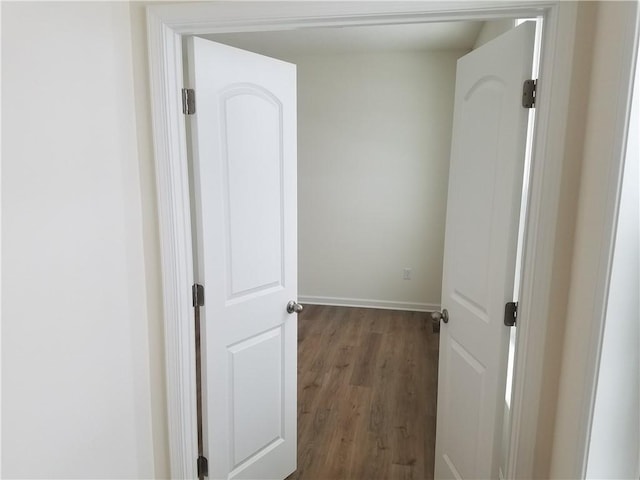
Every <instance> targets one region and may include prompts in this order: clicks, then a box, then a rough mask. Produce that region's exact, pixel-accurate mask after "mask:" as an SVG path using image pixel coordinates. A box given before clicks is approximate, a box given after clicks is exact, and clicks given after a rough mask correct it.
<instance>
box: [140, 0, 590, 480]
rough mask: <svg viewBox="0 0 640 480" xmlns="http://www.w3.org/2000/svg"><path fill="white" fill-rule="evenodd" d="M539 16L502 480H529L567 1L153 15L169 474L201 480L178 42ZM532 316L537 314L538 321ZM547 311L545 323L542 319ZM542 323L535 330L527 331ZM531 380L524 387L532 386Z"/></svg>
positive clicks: (237, 5) (566, 59)
mask: <svg viewBox="0 0 640 480" xmlns="http://www.w3.org/2000/svg"><path fill="white" fill-rule="evenodd" d="M538 15H541V16H543V17H544V21H545V28H544V33H543V39H542V55H541V63H540V75H541V77H542V78H543V81H541V82H539V85H538V89H539V90H538V92H539V94H538V97H537V100H538V104H537V109H538V112H537V121H536V122H537V126H536V132H535V139H534V150H533V158H532V164H531V186H530V200H529V211H528V218H527V228H526V231H525V250H524V256H523V271H524V275H523V279H522V292H521V296H520V305H521V309H520V311H519V327H518V328H519V332H518V338H517V348H516V363H515V368H514V375H515V380H514V400H513V403H512V412H513V413H512V422H511V425H510V430H511V431H510V442H509V445H510V446H509V449H510V450H509V458H508V464H507V472H506V476H507V478H531V477H532V476H533V464H534V448H535V445H536V436H537V423H538V411H539V406H540V394H541V388H542V369H543V360H544V347H545V338H546V329H547V322H548V321H549V319H548V315H546V314H545V313H546V312H548V311H549V308H550V287H549V286H550V284H551V280H552V264H553V253H554V238H555V230H556V221H557V216H558V210H559V208H558V207H559V197H560V179H561V174H562V167H563V155H564V149H565V140H566V129H567V120H568V113H569V110H568V103H569V102H568V100H569V89H570V86H571V85H570V82H571V68H572V59H573V51H574V37H575V35H574V33H575V26H576V15H577V6H576V5H575V4H574V2H571V3H569V2H567V3H565V4H563V2H561V1H554V2H550V1H544V0H542V1H526V0H521V1H518V0H510V1H507V2H505V1H485V2H475V1H470V2H454V3H446V2H427V1H413V2H376V1H362V2H269V1H266V2H207V3H198V4H169V5H167V4H160V5H152V6H148V7H147V34H148V43H149V44H148V48H149V65H150V87H151V105H152V125H153V142H154V154H155V165H156V182H157V190H158V210H159V223H160V254H161V262H162V281H163V287H162V288H163V302H164V303H163V305H164V329H165V349H166V362H165V368H166V375H167V407H168V433H169V451H170V465H171V475H172V477H173V478H195V476H196V458H197V446H196V438H197V434H196V432H197V426H196V395H195V384H196V382H195V372H194V369H193V365H194V364H195V348H194V342H195V333H194V327H193V322H194V318H193V315H194V314H193V308H192V305H191V284H192V283H193V279H194V275H193V256H192V255H193V252H192V242H191V232H192V230H191V219H190V195H189V177H188V166H187V165H188V164H187V147H186V146H187V136H186V132H185V124H184V118H183V116H182V106H181V98H180V89H181V88H182V87H183V77H182V72H183V69H182V66H183V65H182V61H183V59H182V36H183V35H191V34H199V33H222V32H241V31H266V30H286V29H294V28H305V27H318V26H337V25H341V26H347V25H365V24H392V23H396V24H397V23H416V22H428V21H445V20H478V19H480V20H485V19H493V18H500V17H525V16H538ZM534 312H535V313H536V314H535V315H534ZM541 312H542V313H541ZM533 319H535V324H536V327H535V328H532V327H531V325H532V321H531V320H533ZM525 379H526V381H525Z"/></svg>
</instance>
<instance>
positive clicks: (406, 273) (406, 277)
mask: <svg viewBox="0 0 640 480" xmlns="http://www.w3.org/2000/svg"><path fill="white" fill-rule="evenodd" d="M402 279H403V280H411V269H410V268H405V269H404V270H403V271H402Z"/></svg>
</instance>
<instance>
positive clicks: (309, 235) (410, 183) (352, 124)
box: [288, 51, 465, 308]
mask: <svg viewBox="0 0 640 480" xmlns="http://www.w3.org/2000/svg"><path fill="white" fill-rule="evenodd" d="M464 53H465V52H460V51H455V52H438V53H421V52H396V53H358V54H341V55H312V56H308V57H298V58H295V59H290V58H289V59H288V60H290V61H291V60H293V61H294V62H295V63H297V65H298V79H299V80H298V88H299V91H298V104H299V113H298V118H299V138H298V141H299V144H298V172H299V173H298V190H299V193H298V199H299V201H298V203H299V207H298V215H299V275H300V277H299V291H300V296H301V298H303V299H305V298H308V299H309V300H310V301H312V300H313V297H319V298H322V299H329V301H331V299H334V300H335V301H336V302H337V303H354V304H371V305H387V306H393V305H396V303H394V302H398V304H397V305H406V306H410V307H411V306H413V307H414V308H420V307H421V306H422V307H424V308H429V306H434V305H435V306H437V305H439V303H440V293H441V292H440V290H441V277H442V254H443V244H444V220H445V211H446V194H447V178H448V171H449V150H450V142H451V124H452V113H453V94H454V84H455V68H456V60H457V58H459V57H460V56H462V55H463V54H464ZM404 268H411V269H412V279H411V280H403V269H404Z"/></svg>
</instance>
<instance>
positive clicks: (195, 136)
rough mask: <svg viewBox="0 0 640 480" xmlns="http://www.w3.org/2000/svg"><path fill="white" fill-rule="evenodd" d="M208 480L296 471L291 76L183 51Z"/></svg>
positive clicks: (249, 58) (197, 47) (281, 65)
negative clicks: (200, 291)
mask: <svg viewBox="0 0 640 480" xmlns="http://www.w3.org/2000/svg"><path fill="white" fill-rule="evenodd" d="M188 61H189V82H190V85H189V86H190V87H192V88H194V89H195V95H196V113H195V115H192V116H189V117H188V121H189V122H190V124H189V128H190V130H191V136H192V150H193V155H192V156H193V179H194V182H193V183H194V204H195V215H194V217H195V224H196V243H197V244H196V249H197V262H196V263H197V264H196V272H197V281H198V282H199V283H202V284H203V285H204V287H205V306H204V308H203V309H202V315H203V318H204V321H203V329H204V335H203V338H204V342H203V355H204V373H203V402H204V410H205V412H204V416H205V418H204V433H205V455H206V456H207V457H208V459H209V477H210V478H225V479H226V478H238V479H240V478H260V479H283V478H285V477H286V476H287V475H288V474H290V473H291V472H293V471H294V470H295V468H296V388H297V385H296V382H297V379H296V374H297V316H296V314H288V313H287V311H286V305H287V302H288V301H289V300H295V299H296V298H297V249H296V246H297V224H296V215H297V213H296V201H297V200H296V97H295V91H296V70H295V65H291V64H288V63H285V62H281V61H279V60H275V59H272V58H268V57H264V56H261V55H257V54H254V53H250V52H246V51H243V50H239V49H236V48H232V47H228V46H226V45H221V44H217V43H214V42H211V41H208V40H204V39H200V38H191V39H189V41H188Z"/></svg>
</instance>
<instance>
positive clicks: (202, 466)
mask: <svg viewBox="0 0 640 480" xmlns="http://www.w3.org/2000/svg"><path fill="white" fill-rule="evenodd" d="M208 476H209V460H207V457H203V456H202V455H201V456H199V457H198V478H204V477H208Z"/></svg>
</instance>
